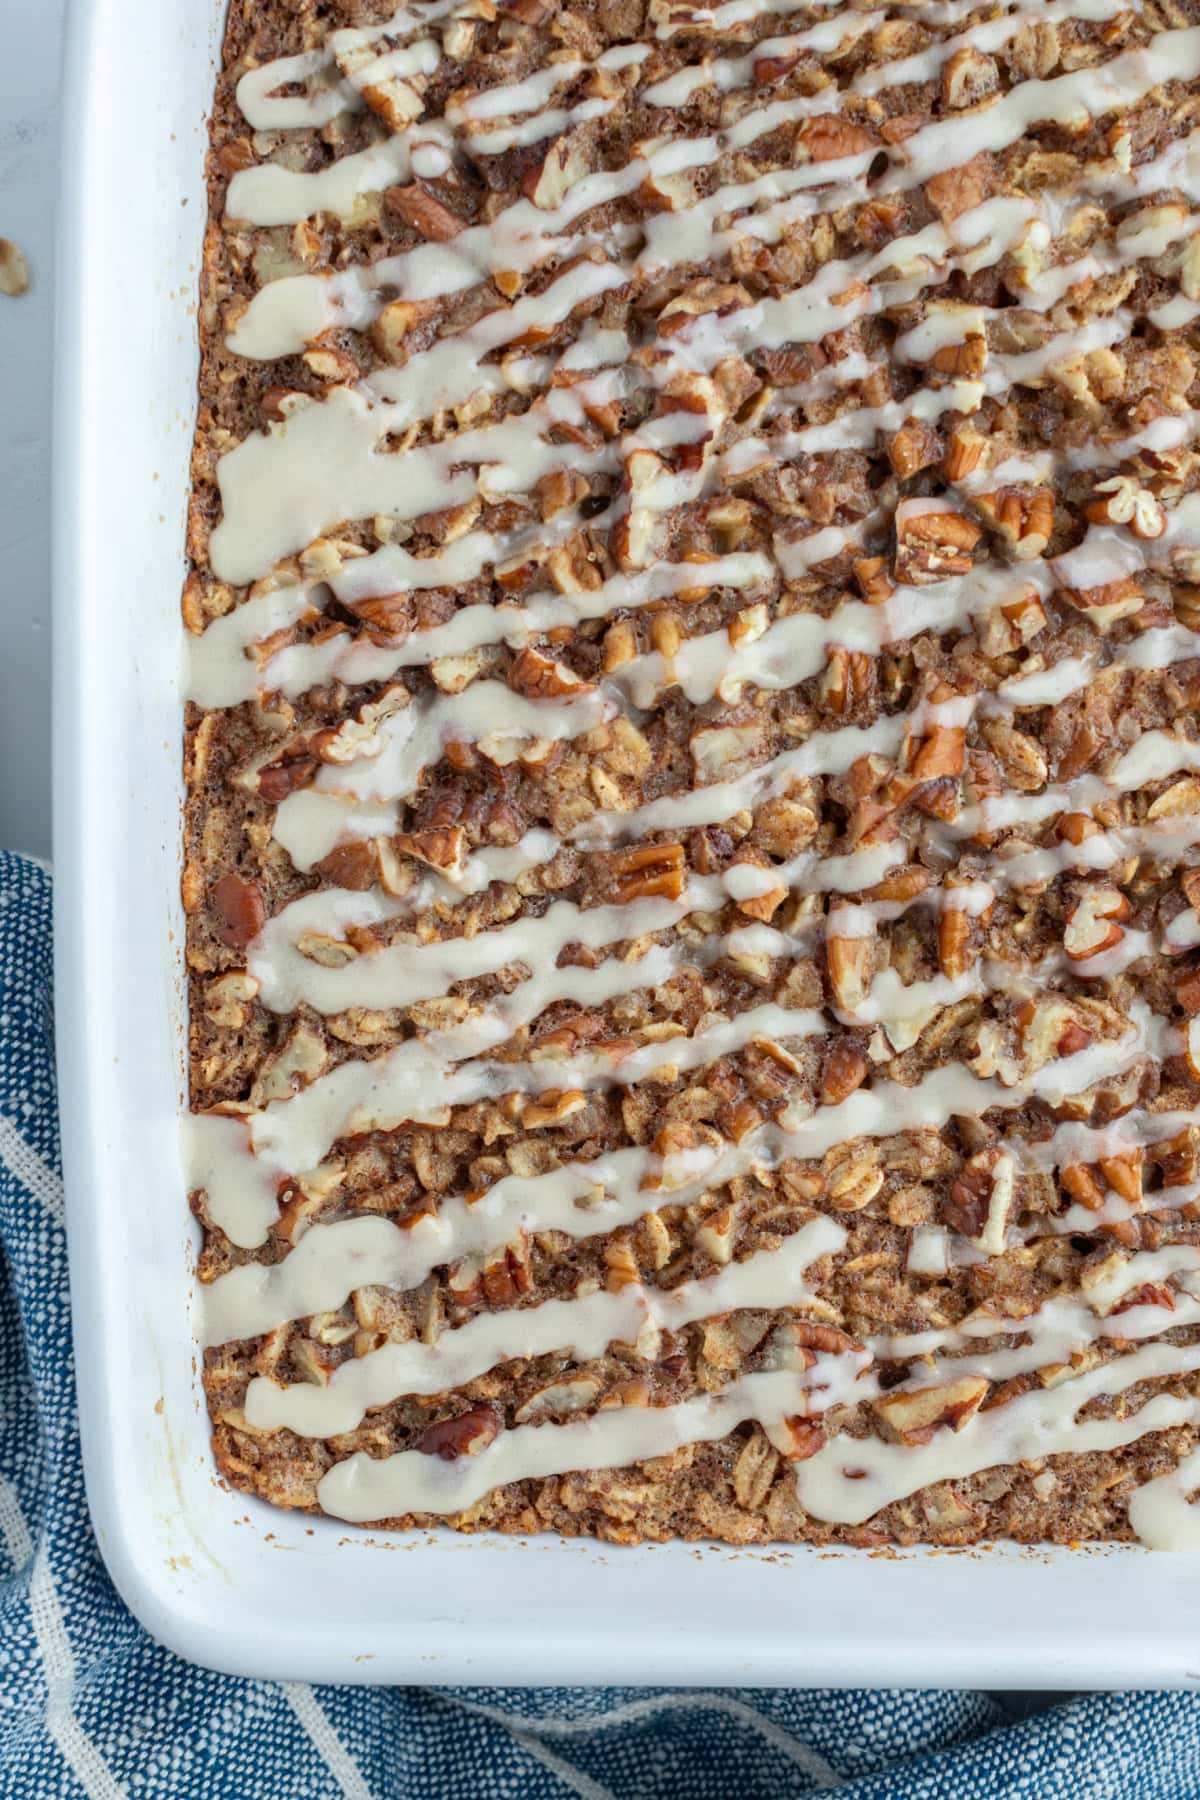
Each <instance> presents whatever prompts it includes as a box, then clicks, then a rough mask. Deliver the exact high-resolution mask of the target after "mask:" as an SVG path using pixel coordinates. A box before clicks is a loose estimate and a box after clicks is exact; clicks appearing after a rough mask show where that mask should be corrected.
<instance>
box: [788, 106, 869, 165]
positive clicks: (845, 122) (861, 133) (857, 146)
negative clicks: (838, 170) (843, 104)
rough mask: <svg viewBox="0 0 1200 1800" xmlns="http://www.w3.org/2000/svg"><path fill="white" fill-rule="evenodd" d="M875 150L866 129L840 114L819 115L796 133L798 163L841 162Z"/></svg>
mask: <svg viewBox="0 0 1200 1800" xmlns="http://www.w3.org/2000/svg"><path fill="white" fill-rule="evenodd" d="M874 148H875V139H874V138H873V137H872V135H871V133H870V132H869V131H868V130H867V129H866V127H865V126H862V125H856V124H855V122H854V120H853V119H847V118H844V117H842V116H841V114H839V113H818V115H817V116H816V118H814V119H805V121H804V123H803V124H802V125H801V127H800V130H799V131H798V132H797V134H796V161H797V162H839V161H840V160H841V159H842V157H844V156H861V155H862V154H863V152H864V151H867V150H873V149H874Z"/></svg>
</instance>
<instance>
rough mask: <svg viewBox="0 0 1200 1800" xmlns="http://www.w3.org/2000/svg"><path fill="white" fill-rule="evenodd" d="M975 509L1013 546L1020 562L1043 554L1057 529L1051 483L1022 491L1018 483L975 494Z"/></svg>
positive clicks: (998, 534)
mask: <svg viewBox="0 0 1200 1800" xmlns="http://www.w3.org/2000/svg"><path fill="white" fill-rule="evenodd" d="M974 501H975V507H976V510H977V511H978V512H980V513H982V514H983V517H984V518H985V519H986V520H987V522H988V524H989V525H990V526H991V528H992V530H993V531H994V532H995V533H996V534H997V536H998V537H999V538H1001V539H1002V540H1003V542H1004V543H1005V544H1007V545H1008V546H1009V547H1010V549H1011V550H1012V553H1013V556H1014V557H1015V558H1016V560H1017V561H1018V562H1031V561H1032V560H1033V559H1034V557H1037V556H1040V555H1041V554H1042V552H1043V551H1044V550H1045V548H1046V545H1047V544H1048V543H1049V542H1050V539H1051V536H1052V535H1053V532H1054V493H1053V490H1052V489H1050V488H1048V487H1039V488H1033V489H1031V490H1029V491H1028V492H1022V491H1021V490H1020V489H1019V488H1015V487H1002V488H997V489H996V491H995V492H994V493H991V494H976V495H975V496H974Z"/></svg>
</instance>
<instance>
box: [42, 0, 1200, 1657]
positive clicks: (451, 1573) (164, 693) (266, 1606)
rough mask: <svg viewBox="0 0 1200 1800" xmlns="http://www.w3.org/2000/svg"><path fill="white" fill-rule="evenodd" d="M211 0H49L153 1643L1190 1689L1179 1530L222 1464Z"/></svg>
mask: <svg viewBox="0 0 1200 1800" xmlns="http://www.w3.org/2000/svg"><path fill="white" fill-rule="evenodd" d="M222 11H223V0H173V4H171V5H168V6H164V5H163V4H162V0H76V4H75V6H74V8H73V17H72V21H71V30H70V34H69V42H68V50H67V68H66V85H65V94H64V102H63V117H64V120H65V143H64V152H63V197H62V244H61V261H60V276H59V306H60V315H59V342H58V367H57V383H58V386H57V402H56V414H55V421H54V429H55V445H56V484H57V493H56V521H57V524H56V544H57V564H56V596H55V599H56V615H55V630H56V644H55V678H56V689H55V851H56V863H57V917H56V933H57V952H58V985H57V998H58V1033H59V1071H60V1080H61V1090H62V1116H63V1136H64V1154H65V1157H66V1167H67V1199H68V1214H69V1223H70V1237H71V1276H72V1296H73V1302H74V1314H75V1345H76V1354H77V1361H78V1366H79V1399H80V1411H81V1415H82V1427H83V1449H84V1461H85V1468H86V1474H87V1485H88V1494H89V1497H90V1500H91V1507H92V1516H93V1519H94V1522H95V1527H96V1533H97V1536H98V1538H99V1541H100V1548H101V1550H102V1552H103V1555H104V1558H105V1561H106V1562H107V1564H108V1567H109V1569H110V1571H111V1572H112V1575H113V1578H114V1580H115V1581H116V1583H117V1585H118V1587H119V1588H120V1590H121V1592H122V1593H123V1595H124V1596H125V1598H126V1600H127V1601H128V1603H129V1605H130V1606H131V1607H132V1609H133V1610H134V1612H135V1613H136V1614H137V1615H138V1617H139V1618H140V1619H141V1620H142V1621H143V1622H144V1623H145V1625H146V1626H147V1627H148V1628H149V1629H150V1631H152V1632H153V1633H154V1635H155V1636H156V1637H158V1638H160V1639H161V1640H162V1641H163V1642H164V1643H166V1644H168V1645H170V1646H171V1648H172V1649H174V1650H176V1651H178V1652H180V1654H182V1655H184V1656H187V1657H191V1658H193V1659H195V1660H196V1661H198V1662H202V1663H207V1664H210V1665H212V1666H214V1667H217V1668H221V1669H226V1670H231V1671H236V1672H240V1673H243V1674H253V1675H271V1676H296V1677H304V1678H308V1679H313V1680H321V1681H378V1682H394V1681H429V1682H450V1681H480V1682H486V1681H491V1682H550V1681H569V1682H603V1681H621V1682H655V1683H658V1682H663V1683H685V1682H706V1683H708V1682H722V1683H730V1682H736V1683H767V1682H777V1683H806V1684H807V1683H811V1684H821V1685H826V1684H851V1683H888V1684H892V1683H895V1684H904V1683H908V1684H921V1685H931V1686H932V1685H948V1686H987V1687H1002V1686H1006V1685H1011V1686H1016V1687H1032V1686H1036V1685H1039V1684H1040V1685H1045V1686H1048V1687H1069V1686H1104V1687H1122V1686H1129V1687H1156V1686H1181V1687H1187V1686H1192V1685H1200V1558H1198V1557H1195V1556H1187V1555H1163V1554H1149V1553H1146V1552H1143V1551H1141V1550H1136V1549H1111V1550H1096V1551H1091V1552H1082V1551H1081V1552H1074V1553H1072V1552H1069V1551H1058V1550H1051V1551H1045V1552H1031V1551H1021V1550H1019V1549H1016V1548H1014V1547H1012V1546H1009V1547H1005V1548H1000V1549H996V1550H990V1551H980V1552H974V1553H959V1554H953V1553H942V1554H930V1553H927V1552H925V1553H921V1552H916V1553H911V1554H906V1555H899V1556H887V1557H883V1556H870V1555H867V1554H862V1553H859V1554H855V1553H847V1554H842V1555H837V1556H830V1555H823V1554H820V1553H816V1552H811V1551H804V1550H790V1551H788V1550H781V1551H779V1552H776V1553H757V1552H746V1551H744V1552H736V1551H730V1550H727V1549H721V1548H718V1547H716V1546H709V1547H706V1548H704V1549H698V1548H697V1547H695V1546H690V1545H676V1546H668V1547H654V1546H650V1547H646V1548H642V1549H635V1550H620V1549H616V1548H613V1547H610V1546H604V1545H595V1544H588V1543H563V1542H559V1541H557V1540H554V1539H551V1538H545V1539H538V1540H534V1541H532V1542H528V1543H524V1542H520V1541H515V1540H508V1539H499V1540H497V1539H495V1538H465V1539H464V1538H456V1537H453V1536H450V1535H438V1534H430V1535H428V1536H421V1537H411V1538H403V1537H397V1538H395V1539H393V1540H391V1541H390V1542H389V1541H385V1540H381V1539H377V1538H372V1537H371V1536H370V1535H368V1534H361V1533H360V1534H356V1533H352V1532H348V1531H347V1530H346V1528H345V1527H343V1526H341V1525H338V1524H335V1523H333V1522H331V1521H325V1520H318V1521H313V1520H310V1519H308V1518H306V1517H304V1516H296V1515H288V1514H285V1513H277V1512H274V1511H272V1510H271V1509H269V1508H267V1507H265V1506H262V1505H260V1504H258V1503H256V1502H254V1501H250V1500H247V1499H245V1498H243V1497H241V1496H239V1495H236V1494H231V1493H229V1492H227V1491H225V1489H224V1488H222V1487H221V1486H220V1485H218V1482H217V1480H216V1472H215V1468H214V1466H213V1463H212V1461H211V1458H210V1454H209V1446H208V1429H207V1418H206V1414H205V1410H204V1404H203V1398H202V1395H201V1391H200V1384H199V1380H198V1378H197V1351H196V1349H195V1346H194V1342H193V1335H192V1324H191V1310H192V1297H191V1296H192V1257H193V1253H194V1237H193V1234H192V1231H191V1230H190V1229H189V1221H188V1217H187V1212H186V1207H185V1201H184V1183H183V1176H182V1170H181V1166H180V1158H179V1154H178V1138H179V1131H178V1118H179V1112H180V1108H181V1105H182V1103H183V1096H184V1091H185V1084H184V1002H183V965H182V918H181V913H180V906H179V895H178V868H179V848H178V838H179V807H180V780H179V761H180V757H179V730H180V712H179V708H180V698H179V687H180V683H179V670H180V662H181V654H180V650H181V644H180V639H181V627H180V623H179V609H178V593H179V586H180V580H181V571H182V556H181V551H182V544H183V529H184V497H185V492H186V484H187V466H188V451H189V443H190V437H191V431H192V418H193V407H194V381H195V372H196V349H195V342H194V339H195V323H194V301H195V292H196V280H197V266H198V252H199V246H200V239H201V232H202V228H203V223H204V191H203V185H202V180H201V171H202V165H203V154H204V141H205V140H204V119H205V113H206V110H207V108H208V104H209V97H210V93H211V88H212V83H213V75H214V68H215V56H216V46H217V42H218V34H219V25H220V14H221V12H222Z"/></svg>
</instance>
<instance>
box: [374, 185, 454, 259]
mask: <svg viewBox="0 0 1200 1800" xmlns="http://www.w3.org/2000/svg"><path fill="white" fill-rule="evenodd" d="M383 205H384V210H385V211H386V212H389V213H392V214H394V216H395V217H396V218H398V219H403V220H404V223H405V224H406V225H411V226H412V228H413V230H414V231H419V232H420V233H421V236H422V237H423V238H428V239H429V241H430V242H431V243H434V244H448V243H449V242H450V239H451V238H455V237H457V236H458V234H459V232H460V231H461V230H462V228H463V222H462V220H461V219H460V218H459V216H458V214H457V213H454V212H451V210H450V208H449V207H448V206H445V205H443V203H442V202H441V201H440V200H439V199H438V197H437V195H436V194H431V193H430V192H429V189H428V188H426V187H424V186H423V185H422V184H421V182H419V181H414V182H413V183H412V185H411V186H410V187H390V188H388V189H387V191H386V193H385V194H384V196H383Z"/></svg>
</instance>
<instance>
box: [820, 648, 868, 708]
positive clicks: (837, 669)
mask: <svg viewBox="0 0 1200 1800" xmlns="http://www.w3.org/2000/svg"><path fill="white" fill-rule="evenodd" d="M874 692H875V659H874V658H873V657H871V656H868V654H867V653H866V651H865V650H844V649H843V648H842V646H841V645H840V644H835V645H834V646H833V647H832V649H831V650H830V652H829V662H828V664H827V666H826V669H825V674H824V675H823V677H822V679H821V696H822V698H823V700H824V701H825V704H826V705H827V706H828V707H829V708H830V710H831V711H832V712H835V713H838V714H843V713H848V712H852V711H853V710H854V708H855V707H856V706H861V705H863V704H865V703H866V702H868V701H869V700H870V699H871V698H872V697H873V695H874Z"/></svg>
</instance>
